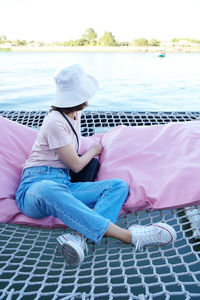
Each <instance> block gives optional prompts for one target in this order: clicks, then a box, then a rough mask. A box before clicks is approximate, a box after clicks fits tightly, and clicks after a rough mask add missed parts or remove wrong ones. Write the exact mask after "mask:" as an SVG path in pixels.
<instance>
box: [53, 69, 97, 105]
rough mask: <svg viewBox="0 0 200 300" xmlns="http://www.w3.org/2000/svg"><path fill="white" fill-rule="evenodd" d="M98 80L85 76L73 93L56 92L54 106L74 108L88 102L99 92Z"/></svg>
mask: <svg viewBox="0 0 200 300" xmlns="http://www.w3.org/2000/svg"><path fill="white" fill-rule="evenodd" d="M98 87H99V86H98V82H97V80H96V79H95V78H94V77H93V76H90V75H86V74H84V76H83V78H82V80H81V83H80V85H79V86H78V87H76V88H74V89H72V90H71V91H59V90H57V91H56V95H55V100H54V103H53V105H54V106H56V107H61V108H64V107H73V106H77V105H80V104H82V103H84V102H86V101H88V100H89V99H90V98H91V97H92V96H94V94H95V93H96V92H97V90H98Z"/></svg>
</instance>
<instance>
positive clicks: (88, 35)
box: [82, 28, 97, 46]
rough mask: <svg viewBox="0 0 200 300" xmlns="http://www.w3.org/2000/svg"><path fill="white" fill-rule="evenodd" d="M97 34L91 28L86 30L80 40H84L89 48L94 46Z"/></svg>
mask: <svg viewBox="0 0 200 300" xmlns="http://www.w3.org/2000/svg"><path fill="white" fill-rule="evenodd" d="M96 38H97V34H96V32H95V31H94V29H92V28H88V29H86V32H85V33H84V34H83V35H82V39H83V40H86V41H87V42H88V44H89V45H90V46H94V45H96V40H95V39H96Z"/></svg>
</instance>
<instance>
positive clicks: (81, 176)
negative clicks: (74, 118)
mask: <svg viewBox="0 0 200 300" xmlns="http://www.w3.org/2000/svg"><path fill="white" fill-rule="evenodd" d="M60 113H61V115H62V116H63V117H64V118H65V120H66V121H67V122H68V124H69V126H70V127H71V129H72V131H73V132H74V134H75V136H76V139H77V144H78V149H79V138H78V135H77V133H76V130H75V129H74V127H73V125H72V124H71V122H70V121H69V120H68V118H67V117H66V116H65V115H64V114H63V113H62V112H60ZM78 155H79V154H78ZM79 156H80V155H79ZM99 168H100V164H99V161H98V159H96V158H92V159H91V161H90V162H89V163H88V164H87V165H86V166H85V167H84V168H83V169H82V170H81V171H80V172H78V173H75V172H74V171H72V170H70V172H69V175H70V177H71V182H86V181H94V180H95V178H96V176H97V173H98V171H99Z"/></svg>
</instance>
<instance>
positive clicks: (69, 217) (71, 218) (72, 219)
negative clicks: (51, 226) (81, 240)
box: [29, 192, 98, 241]
mask: <svg viewBox="0 0 200 300" xmlns="http://www.w3.org/2000/svg"><path fill="white" fill-rule="evenodd" d="M29 195H32V196H35V197H37V198H38V195H37V194H35V193H30V192H29ZM40 199H42V200H43V201H44V202H46V203H47V204H48V205H50V206H51V207H53V208H55V209H56V210H58V211H59V212H60V213H61V214H62V215H64V216H66V217H67V218H68V219H69V220H71V221H72V222H74V223H75V224H77V225H78V226H80V227H82V228H83V229H84V230H85V231H86V232H87V233H89V234H90V235H91V236H93V237H94V238H95V241H96V240H97V238H98V237H97V235H94V234H93V233H91V232H90V231H88V229H87V228H86V227H85V226H83V225H81V224H80V223H78V222H77V221H76V220H75V219H74V218H73V217H71V216H69V215H68V214H65V213H64V212H63V211H62V210H60V209H59V208H57V206H55V207H54V206H53V205H52V204H51V203H50V202H49V201H47V200H46V199H44V198H43V197H40ZM66 225H67V224H66Z"/></svg>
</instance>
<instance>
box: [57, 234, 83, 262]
mask: <svg viewBox="0 0 200 300" xmlns="http://www.w3.org/2000/svg"><path fill="white" fill-rule="evenodd" d="M57 242H58V247H59V249H60V251H61V253H62V255H63V256H64V258H65V261H66V263H67V265H68V266H75V265H79V264H81V263H82V262H83V260H84V251H83V249H82V248H81V247H80V246H79V245H77V244H76V243H74V242H73V241H70V240H66V239H65V238H64V237H63V236H59V237H58V238H57Z"/></svg>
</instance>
